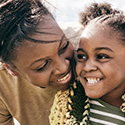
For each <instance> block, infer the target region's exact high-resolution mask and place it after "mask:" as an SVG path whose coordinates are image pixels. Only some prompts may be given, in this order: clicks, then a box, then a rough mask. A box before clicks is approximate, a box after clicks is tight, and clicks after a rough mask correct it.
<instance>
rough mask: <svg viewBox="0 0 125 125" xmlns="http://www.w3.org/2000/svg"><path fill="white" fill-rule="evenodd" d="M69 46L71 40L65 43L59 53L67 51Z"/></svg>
mask: <svg viewBox="0 0 125 125" xmlns="http://www.w3.org/2000/svg"><path fill="white" fill-rule="evenodd" d="M68 46H69V41H67V42H66V44H64V45H63V46H62V47H61V48H60V49H59V54H62V53H64V52H65V51H66V49H67V48H68Z"/></svg>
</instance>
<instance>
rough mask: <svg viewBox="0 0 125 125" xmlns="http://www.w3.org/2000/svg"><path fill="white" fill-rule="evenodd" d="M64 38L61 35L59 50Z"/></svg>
mask: <svg viewBox="0 0 125 125" xmlns="http://www.w3.org/2000/svg"><path fill="white" fill-rule="evenodd" d="M64 38H65V34H63V35H62V37H61V40H60V44H59V48H60V46H61V44H62V42H63V39H64Z"/></svg>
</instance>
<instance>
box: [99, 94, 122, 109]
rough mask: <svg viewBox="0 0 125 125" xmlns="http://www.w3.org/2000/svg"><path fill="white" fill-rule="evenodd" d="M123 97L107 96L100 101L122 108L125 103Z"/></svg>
mask: <svg viewBox="0 0 125 125" xmlns="http://www.w3.org/2000/svg"><path fill="white" fill-rule="evenodd" d="M121 97H122V96H118V95H117V96H110V95H107V96H103V97H101V98H100V99H101V100H103V101H104V102H106V103H108V104H110V105H113V106H116V107H120V106H121V105H122V103H123V100H122V98H121Z"/></svg>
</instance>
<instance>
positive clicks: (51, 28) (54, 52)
mask: <svg viewBox="0 0 125 125" xmlns="http://www.w3.org/2000/svg"><path fill="white" fill-rule="evenodd" d="M41 27H42V28H43V29H42V31H41V29H40V28H41ZM38 28H39V30H40V31H41V32H45V34H38V33H37V34H36V35H31V36H30V37H32V38H34V39H37V40H43V41H44V40H45V41H55V42H51V43H33V42H29V41H27V40H25V44H23V45H22V46H20V47H19V48H18V50H17V51H16V52H17V59H16V60H15V61H14V62H13V63H14V65H15V66H16V69H15V70H16V71H17V72H18V73H19V74H20V76H22V77H24V78H25V79H27V80H28V81H29V82H31V83H32V84H34V85H36V86H40V87H51V88H55V89H62V90H64V89H67V88H68V87H69V83H71V80H72V76H73V75H72V70H71V69H72V67H71V61H72V62H73V56H74V54H73V51H74V50H73V46H72V45H71V43H70V41H69V40H68V39H67V38H66V37H65V35H64V34H63V32H62V30H61V29H60V28H59V26H58V25H57V24H56V22H55V21H54V20H53V19H52V18H50V17H47V19H46V21H45V22H42V23H41V24H40V25H39V26H38ZM47 33H52V34H49V35H48V34H47Z"/></svg>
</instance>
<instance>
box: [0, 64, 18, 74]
mask: <svg viewBox="0 0 125 125" xmlns="http://www.w3.org/2000/svg"><path fill="white" fill-rule="evenodd" d="M1 64H2V66H3V67H4V68H5V69H6V71H7V72H8V73H9V74H10V75H13V76H19V73H18V72H16V71H15V70H14V69H13V68H12V67H11V66H10V64H7V63H3V62H1Z"/></svg>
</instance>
